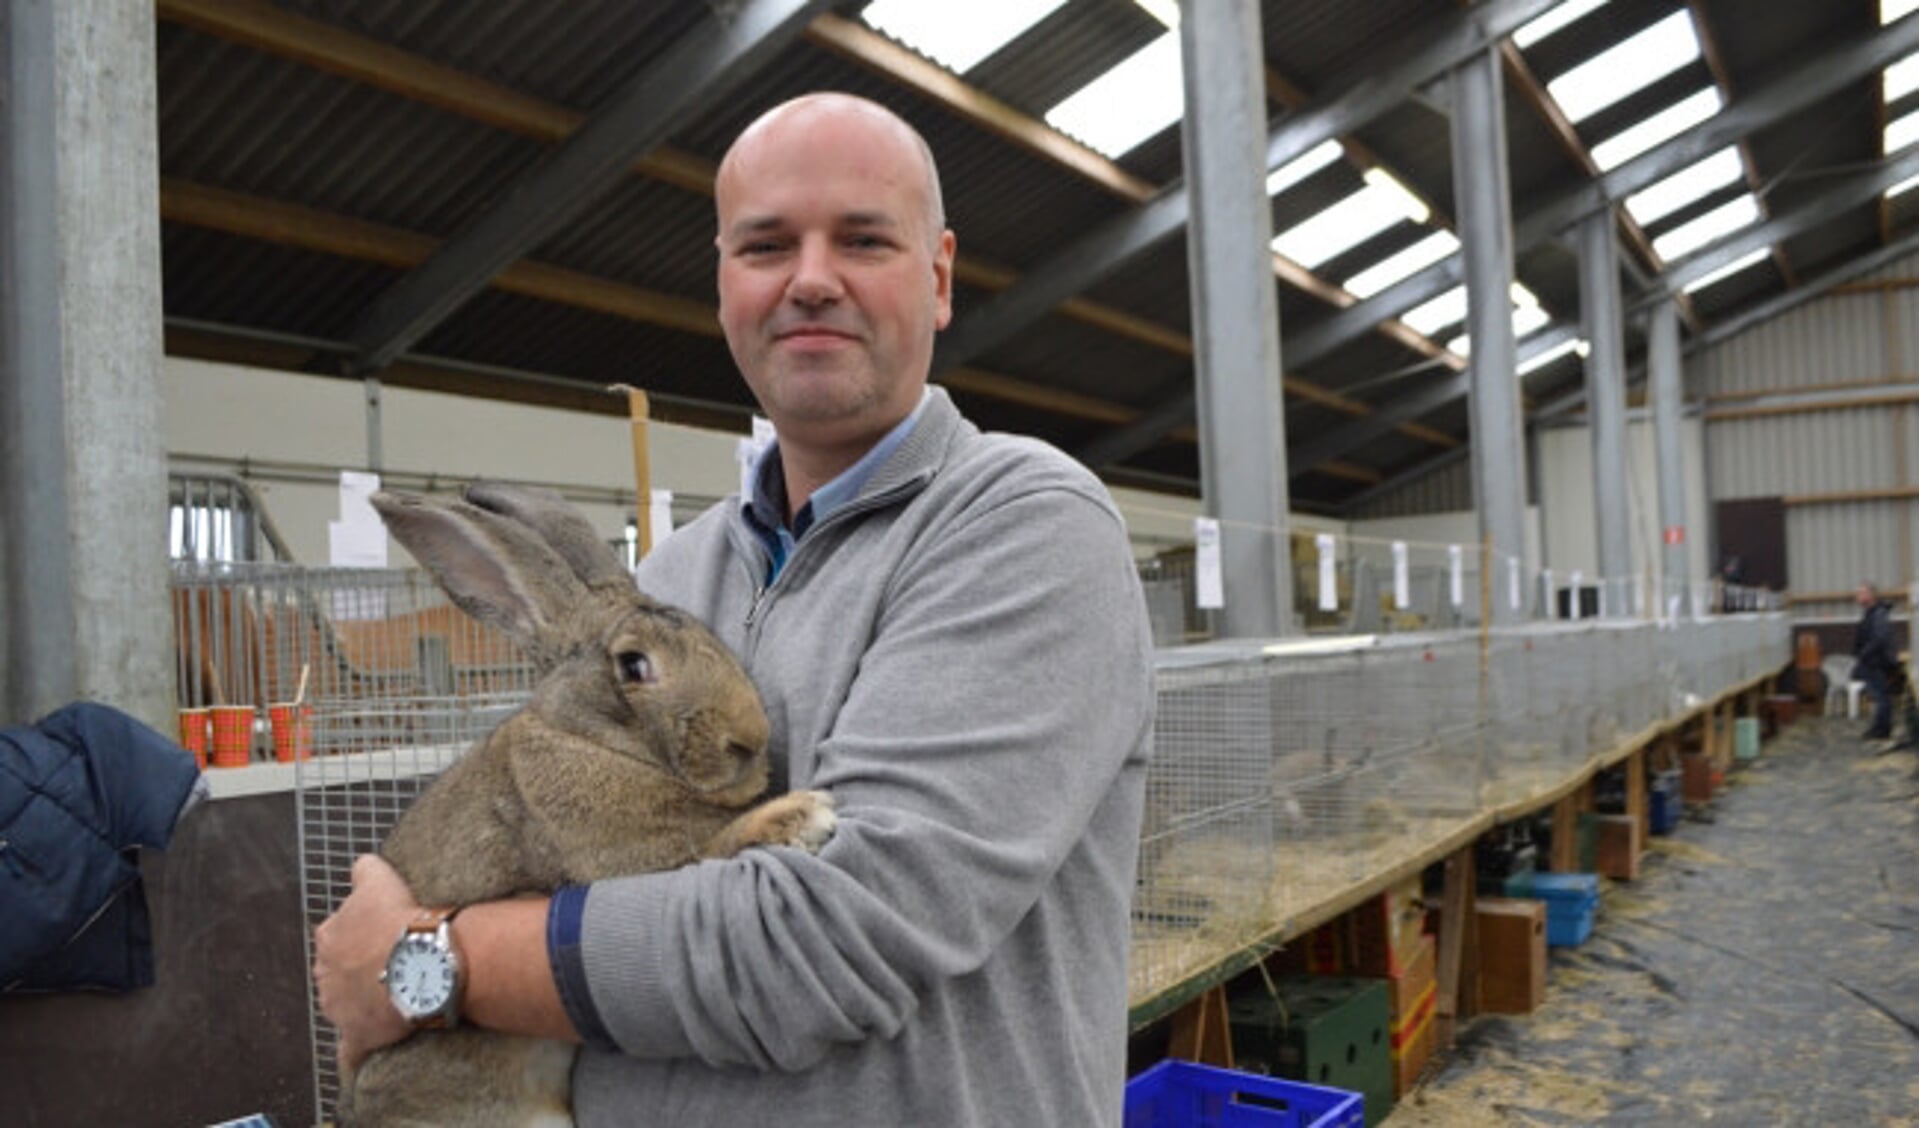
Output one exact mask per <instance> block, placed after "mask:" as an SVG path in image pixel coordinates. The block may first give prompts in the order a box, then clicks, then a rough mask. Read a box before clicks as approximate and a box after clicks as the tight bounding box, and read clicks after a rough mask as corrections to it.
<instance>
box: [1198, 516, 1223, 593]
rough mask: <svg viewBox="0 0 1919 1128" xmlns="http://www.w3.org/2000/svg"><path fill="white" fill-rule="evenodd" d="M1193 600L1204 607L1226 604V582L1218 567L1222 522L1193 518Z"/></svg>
mask: <svg viewBox="0 0 1919 1128" xmlns="http://www.w3.org/2000/svg"><path fill="white" fill-rule="evenodd" d="M1193 545H1194V548H1195V551H1194V554H1193V568H1194V571H1193V603H1194V605H1195V606H1197V607H1199V608H1200V609H1202V610H1214V611H1216V610H1218V609H1219V608H1222V607H1224V606H1226V583H1225V577H1224V576H1223V575H1222V574H1221V571H1220V566H1219V522H1218V521H1217V520H1215V519H1213V518H1211V517H1195V518H1193Z"/></svg>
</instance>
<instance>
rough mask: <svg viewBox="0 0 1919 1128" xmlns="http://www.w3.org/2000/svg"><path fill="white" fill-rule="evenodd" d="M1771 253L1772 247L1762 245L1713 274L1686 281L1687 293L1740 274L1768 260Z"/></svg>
mask: <svg viewBox="0 0 1919 1128" xmlns="http://www.w3.org/2000/svg"><path fill="white" fill-rule="evenodd" d="M1771 254H1772V248H1771V247H1761V248H1759V249H1758V250H1756V251H1753V252H1751V253H1750V254H1744V255H1740V256H1739V257H1738V258H1736V259H1734V260H1732V261H1731V262H1729V263H1727V264H1726V265H1724V266H1722V267H1720V268H1719V269H1718V270H1715V271H1713V272H1712V273H1711V274H1708V275H1706V276H1705V277H1704V278H1701V279H1699V280H1698V281H1696V282H1688V283H1686V293H1688V294H1690V293H1693V292H1694V291H1696V290H1703V289H1705V288H1706V287H1708V286H1712V285H1715V284H1717V283H1720V282H1723V281H1725V280H1726V279H1728V278H1731V277H1732V276H1733V275H1735V274H1738V273H1739V272H1740V271H1743V270H1747V269H1749V268H1751V267H1755V266H1758V265H1759V264H1760V263H1762V262H1764V261H1766V259H1767V257H1768V256H1770V255H1771Z"/></svg>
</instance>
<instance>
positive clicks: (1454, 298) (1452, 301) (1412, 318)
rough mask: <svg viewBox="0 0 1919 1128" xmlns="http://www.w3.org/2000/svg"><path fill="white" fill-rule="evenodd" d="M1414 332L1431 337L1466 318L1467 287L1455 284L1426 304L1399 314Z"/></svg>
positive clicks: (1400, 318)
mask: <svg viewBox="0 0 1919 1128" xmlns="http://www.w3.org/2000/svg"><path fill="white" fill-rule="evenodd" d="M1399 320H1401V321H1402V322H1404V323H1405V324H1406V326H1407V327H1408V328H1410V329H1411V330H1412V331H1413V332H1415V333H1419V334H1422V335H1424V336H1427V337H1430V336H1432V335H1433V334H1434V333H1437V332H1439V331H1440V330H1441V329H1444V328H1446V327H1447V326H1448V325H1457V324H1459V323H1460V322H1462V321H1464V320H1466V287H1464V286H1454V287H1453V288H1452V289H1450V290H1448V291H1446V292H1445V293H1443V294H1441V295H1439V296H1438V297H1436V298H1434V299H1433V300H1431V301H1429V302H1427V303H1426V304H1425V305H1421V306H1415V307H1414V308H1412V309H1409V310H1407V311H1406V312H1405V313H1402V314H1400V315H1399Z"/></svg>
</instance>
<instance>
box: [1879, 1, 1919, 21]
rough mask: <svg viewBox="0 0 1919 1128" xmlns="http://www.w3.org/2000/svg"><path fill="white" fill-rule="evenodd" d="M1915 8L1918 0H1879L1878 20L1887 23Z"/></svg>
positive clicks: (1918, 3)
mask: <svg viewBox="0 0 1919 1128" xmlns="http://www.w3.org/2000/svg"><path fill="white" fill-rule="evenodd" d="M1915 10H1919V0H1879V22H1880V23H1881V24H1889V23H1892V22H1893V21H1894V20H1897V19H1899V18H1900V17H1902V16H1905V15H1906V14H1908V13H1910V12H1913V11H1915Z"/></svg>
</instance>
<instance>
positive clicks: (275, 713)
mask: <svg viewBox="0 0 1919 1128" xmlns="http://www.w3.org/2000/svg"><path fill="white" fill-rule="evenodd" d="M267 720H268V721H269V722H271V726H272V730H273V758H274V759H275V760H278V761H279V762H280V763H282V764H290V763H292V762H293V761H295V760H305V759H309V758H310V757H312V755H313V706H311V705H295V704H293V703H292V702H290V701H289V702H284V703H282V704H279V705H269V706H267Z"/></svg>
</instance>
